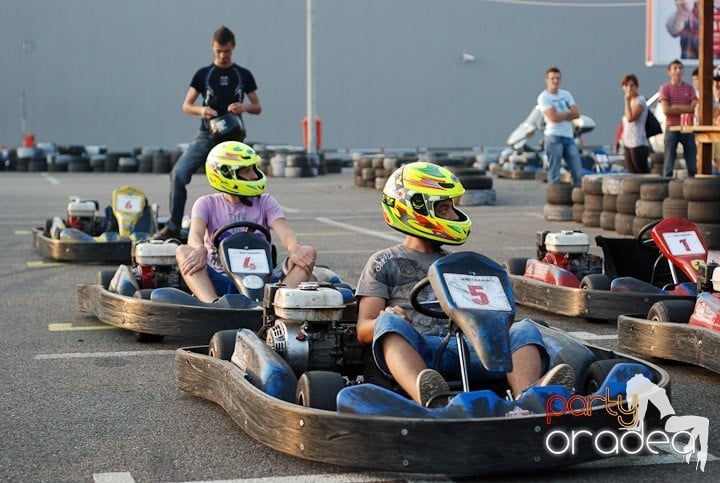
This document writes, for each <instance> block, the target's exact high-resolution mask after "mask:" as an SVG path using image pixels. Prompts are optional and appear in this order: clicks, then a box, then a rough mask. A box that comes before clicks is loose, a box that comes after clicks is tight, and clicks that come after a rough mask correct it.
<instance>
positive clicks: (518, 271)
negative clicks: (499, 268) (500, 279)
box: [503, 257, 528, 275]
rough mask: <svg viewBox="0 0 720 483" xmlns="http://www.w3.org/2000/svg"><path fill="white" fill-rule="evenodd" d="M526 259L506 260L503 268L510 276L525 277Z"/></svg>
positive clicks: (514, 258)
mask: <svg viewBox="0 0 720 483" xmlns="http://www.w3.org/2000/svg"><path fill="white" fill-rule="evenodd" d="M527 261H528V259H527V258H521V257H513V258H508V259H507V261H506V262H505V263H503V268H504V269H505V270H507V273H508V274H510V275H525V267H526V266H527Z"/></svg>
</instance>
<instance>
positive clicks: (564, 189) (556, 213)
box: [543, 183, 573, 221]
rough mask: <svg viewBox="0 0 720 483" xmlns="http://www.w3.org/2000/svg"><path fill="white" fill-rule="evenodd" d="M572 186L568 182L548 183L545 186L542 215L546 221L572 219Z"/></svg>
mask: <svg viewBox="0 0 720 483" xmlns="http://www.w3.org/2000/svg"><path fill="white" fill-rule="evenodd" d="M572 191H573V186H572V185H571V184H570V183H557V184H549V185H547V187H546V188H545V198H546V203H545V206H543V216H544V217H545V219H546V220H548V221H571V220H572V219H573V202H572Z"/></svg>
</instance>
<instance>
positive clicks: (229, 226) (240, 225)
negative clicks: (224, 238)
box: [212, 221, 272, 249]
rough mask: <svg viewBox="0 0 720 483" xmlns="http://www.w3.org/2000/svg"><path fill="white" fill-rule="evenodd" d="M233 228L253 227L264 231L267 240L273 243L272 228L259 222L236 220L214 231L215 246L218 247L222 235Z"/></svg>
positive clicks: (261, 231)
mask: <svg viewBox="0 0 720 483" xmlns="http://www.w3.org/2000/svg"><path fill="white" fill-rule="evenodd" d="M233 228H252V229H254V230H257V231H259V232H260V233H262V234H263V235H264V236H265V238H266V239H267V242H268V243H269V244H270V245H272V238H271V237H270V230H268V229H267V228H265V227H264V226H262V225H258V224H257V223H253V222H252V221H234V222H232V223H228V224H227V225H225V226H221V227H220V228H218V229H217V230H216V231H215V233H213V237H212V243H213V246H214V247H215V248H216V249H217V248H219V247H220V235H222V234H223V233H225V232H226V231H228V230H231V229H233Z"/></svg>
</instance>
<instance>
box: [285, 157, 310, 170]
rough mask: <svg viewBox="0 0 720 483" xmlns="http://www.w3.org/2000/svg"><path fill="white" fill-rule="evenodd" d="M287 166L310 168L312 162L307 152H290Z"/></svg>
mask: <svg viewBox="0 0 720 483" xmlns="http://www.w3.org/2000/svg"><path fill="white" fill-rule="evenodd" d="M285 166H286V167H288V168H308V167H310V162H309V161H308V158H307V156H306V155H305V154H290V155H288V157H287V164H286V165H285Z"/></svg>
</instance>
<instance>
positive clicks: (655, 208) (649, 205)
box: [635, 199, 663, 219]
mask: <svg viewBox="0 0 720 483" xmlns="http://www.w3.org/2000/svg"><path fill="white" fill-rule="evenodd" d="M662 205H663V204H662V201H648V200H643V199H639V200H637V203H635V216H639V217H640V218H650V219H659V218H662V216H663V211H662Z"/></svg>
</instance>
